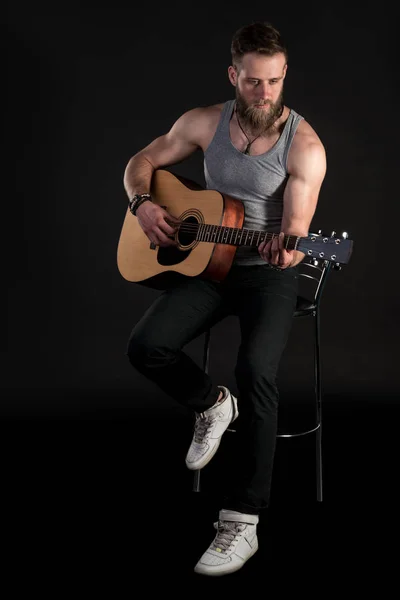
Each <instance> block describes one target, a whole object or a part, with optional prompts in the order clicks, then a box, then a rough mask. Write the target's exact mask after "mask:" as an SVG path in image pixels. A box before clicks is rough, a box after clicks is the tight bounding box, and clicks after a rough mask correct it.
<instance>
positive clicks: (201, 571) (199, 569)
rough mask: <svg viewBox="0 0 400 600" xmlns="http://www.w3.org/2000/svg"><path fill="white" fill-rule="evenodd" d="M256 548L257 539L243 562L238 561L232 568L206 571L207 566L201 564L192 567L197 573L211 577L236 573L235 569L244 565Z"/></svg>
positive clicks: (237, 569)
mask: <svg viewBox="0 0 400 600" xmlns="http://www.w3.org/2000/svg"><path fill="white" fill-rule="evenodd" d="M257 550H258V540H257V543H256V545H255V546H254V548H253V549H252V551H251V552H250V554H249V555H248V557H247V558H246V560H245V561H244V562H242V563H241V564H240V563H239V564H238V565H236V566H235V567H234V568H233V569H227V570H226V571H222V570H220V571H212V570H210V571H208V570H207V567H206V568H204V567H202V566H198V565H196V566H195V568H194V572H195V573H197V574H198V575H209V576H211V577H220V576H222V575H230V574H231V573H236V571H239V570H240V569H242V568H243V567H244V565H245V564H246V562H247V561H248V560H249V558H251V557H252V556H254V554H255V553H256V552H257Z"/></svg>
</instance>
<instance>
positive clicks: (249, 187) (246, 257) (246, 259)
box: [204, 100, 303, 265]
mask: <svg viewBox="0 0 400 600" xmlns="http://www.w3.org/2000/svg"><path fill="white" fill-rule="evenodd" d="M234 106H235V100H228V101H227V102H225V104H224V107H223V109H222V113H221V117H220V120H219V123H218V126H217V129H216V132H215V134H214V137H213V139H212V140H211V143H210V145H209V146H208V148H207V149H206V151H205V153H204V177H205V181H206V188H207V189H212V190H218V191H219V192H221V193H222V194H226V195H228V196H232V197H233V198H236V199H238V200H241V201H242V202H243V204H244V210H245V219H244V224H243V227H245V228H249V229H257V230H262V231H270V232H273V233H279V232H280V228H281V221H282V214H283V192H284V189H285V186H286V183H287V179H288V172H287V156H288V152H289V149H290V146H291V144H292V141H293V137H294V135H295V133H296V130H297V127H298V125H299V123H300V121H301V120H302V119H303V117H302V116H300V115H299V114H297V113H296V112H295V111H294V110H292V109H291V110H290V112H289V117H288V119H287V121H286V123H285V125H284V128H283V131H282V134H281V136H280V137H279V139H278V141H277V142H276V144H274V146H273V147H272V148H270V150H268V151H267V152H264V154H260V155H258V156H251V155H247V154H243V152H240V150H238V149H237V148H235V146H234V145H233V144H232V142H231V138H230V133H229V123H230V120H231V117H232V112H233V109H234ZM233 264H235V265H257V264H264V261H263V259H262V258H261V257H260V255H259V254H258V250H257V248H256V247H249V246H248V247H247V246H239V247H238V248H237V250H236V254H235V259H234V261H233Z"/></svg>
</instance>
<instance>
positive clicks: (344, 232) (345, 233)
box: [342, 231, 349, 240]
mask: <svg viewBox="0 0 400 600" xmlns="http://www.w3.org/2000/svg"><path fill="white" fill-rule="evenodd" d="M348 237H349V234H348V233H347V231H343V233H342V238H343V239H344V240H347V238H348Z"/></svg>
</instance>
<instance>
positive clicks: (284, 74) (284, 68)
mask: <svg viewBox="0 0 400 600" xmlns="http://www.w3.org/2000/svg"><path fill="white" fill-rule="evenodd" d="M286 71H287V63H286V65H285V66H284V67H283V79H285V77H286Z"/></svg>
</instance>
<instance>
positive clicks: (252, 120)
mask: <svg viewBox="0 0 400 600" xmlns="http://www.w3.org/2000/svg"><path fill="white" fill-rule="evenodd" d="M259 104H269V110H265V109H264V108H256V107H255V106H254V105H251V104H248V103H247V102H246V100H245V99H244V98H243V96H242V95H241V93H240V92H239V90H238V88H236V110H237V113H238V115H239V117H240V120H241V121H242V124H243V125H244V126H245V127H247V128H249V129H250V130H251V131H252V132H256V133H258V132H260V131H261V132H262V133H267V132H269V131H272V130H273V129H274V125H275V121H276V120H277V119H278V118H279V117H280V116H281V114H282V112H283V88H282V90H281V93H280V94H279V98H278V99H277V101H276V102H270V101H269V100H267V101H264V100H260V102H259Z"/></svg>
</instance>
